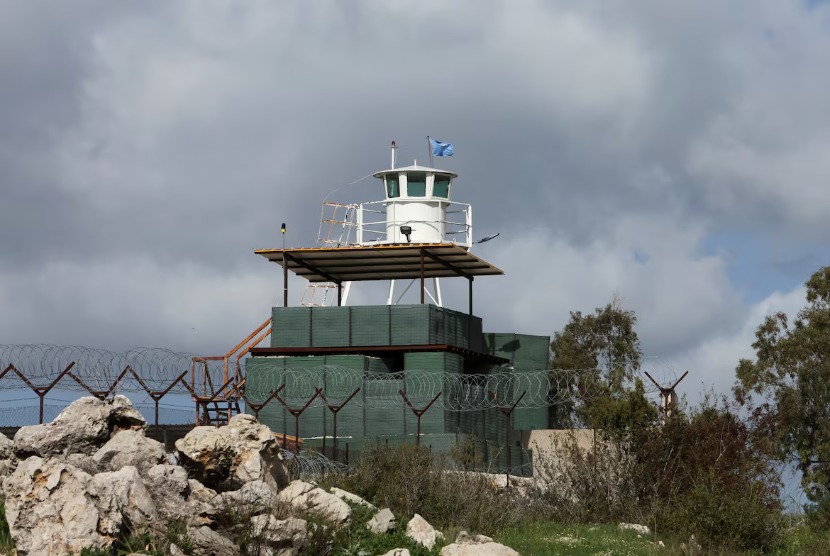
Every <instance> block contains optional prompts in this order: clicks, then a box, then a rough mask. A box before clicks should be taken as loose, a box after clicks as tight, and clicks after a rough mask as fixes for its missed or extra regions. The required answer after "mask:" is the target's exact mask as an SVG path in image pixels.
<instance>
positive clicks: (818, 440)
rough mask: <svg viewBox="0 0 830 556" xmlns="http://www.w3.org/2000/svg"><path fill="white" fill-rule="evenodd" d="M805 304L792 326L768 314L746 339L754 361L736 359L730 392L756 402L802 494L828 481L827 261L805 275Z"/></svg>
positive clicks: (816, 494) (817, 493)
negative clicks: (793, 470)
mask: <svg viewBox="0 0 830 556" xmlns="http://www.w3.org/2000/svg"><path fill="white" fill-rule="evenodd" d="M805 286H806V287H807V306H806V307H804V308H803V309H801V311H799V313H798V315H797V317H796V319H795V321H794V322H793V324H792V326H789V323H788V320H787V315H785V314H784V313H777V314H775V315H770V316H768V317H767V318H766V319H765V320H764V322H763V324H761V325H760V326H759V327H758V330H757V331H756V332H755V337H756V341H755V343H753V344H752V347H753V348H754V349H755V352H756V356H757V361H750V360H747V359H741V361H740V363H739V364H738V367H737V369H736V374H737V381H736V385H735V389H734V391H735V396H736V399H737V400H738V401H740V402H741V403H747V402H751V401H756V399H757V401H758V402H760V405H759V406H758V408H757V411H758V412H759V413H761V414H763V415H764V416H766V417H768V418H769V421H770V422H771V426H770V429H771V433H772V434H773V435H774V441H775V442H774V443H775V445H777V446H778V456H779V457H780V458H781V459H782V460H784V461H787V460H789V461H792V462H794V463H795V464H796V465H797V467H798V469H799V470H800V471H801V473H802V486H803V487H804V488H805V491H806V492H807V495H808V497H809V498H810V499H811V500H813V501H818V500H819V499H821V498H822V497H823V496H824V495H823V494H822V492H823V491H825V489H822V488H820V487H818V488H817V487H816V486H815V485H822V486H823V487H828V486H830V267H824V268H822V269H821V270H819V271H818V272H816V273H815V274H813V276H812V277H811V278H810V279H809V280H808V281H807V283H806V284H805Z"/></svg>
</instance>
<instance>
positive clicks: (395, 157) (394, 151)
mask: <svg viewBox="0 0 830 556" xmlns="http://www.w3.org/2000/svg"><path fill="white" fill-rule="evenodd" d="M397 160H398V147H397V146H395V142H394V141H392V169H393V170H394V169H395V162H396V161H397Z"/></svg>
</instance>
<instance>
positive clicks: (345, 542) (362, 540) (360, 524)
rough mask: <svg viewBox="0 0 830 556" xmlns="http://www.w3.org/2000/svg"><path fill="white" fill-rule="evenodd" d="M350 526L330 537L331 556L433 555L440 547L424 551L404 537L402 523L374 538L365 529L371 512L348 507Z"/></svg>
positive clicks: (359, 506)
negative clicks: (401, 550) (395, 551)
mask: <svg viewBox="0 0 830 556" xmlns="http://www.w3.org/2000/svg"><path fill="white" fill-rule="evenodd" d="M349 506H351V508H352V512H353V513H352V522H351V523H350V524H349V525H348V526H347V527H344V528H342V529H340V530H339V531H338V532H337V534H336V535H335V537H334V546H333V548H332V552H331V554H332V556H357V555H358V554H386V553H387V552H389V551H390V550H393V549H395V548H406V549H409V552H410V554H411V555H412V556H434V555H437V554H438V552H439V551H440V549H441V546H443V544H439V545H436V546H435V548H434V549H433V550H428V549H426V548H424V547H423V546H421V545H420V544H418V543H416V542H414V541H412V539H410V538H408V537H407V536H406V523H405V522H404V523H400V524H398V527H396V528H395V529H394V530H393V531H390V532H388V533H385V534H381V535H378V534H375V533H372V532H371V531H369V530H368V529H367V528H366V522H368V521H369V520H370V519H371V518H372V516H373V515H374V512H373V511H371V510H370V509H369V508H367V507H366V506H362V505H360V504H349Z"/></svg>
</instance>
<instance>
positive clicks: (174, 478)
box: [143, 464, 221, 527]
mask: <svg viewBox="0 0 830 556" xmlns="http://www.w3.org/2000/svg"><path fill="white" fill-rule="evenodd" d="M143 480H144V484H145V486H146V487H147V490H148V491H149V493H150V498H152V500H153V502H154V504H155V506H156V511H157V513H158V517H159V518H160V519H161V520H164V521H170V520H172V519H175V518H180V517H185V518H187V519H188V521H189V523H190V524H191V525H192V526H195V527H201V526H203V525H212V524H213V523H214V522H215V520H216V517H217V516H218V515H219V514H220V513H221V510H220V506H221V504H220V503H219V498H218V496H219V495H218V494H216V491H214V490H211V489H209V488H207V487H206V486H204V485H203V484H201V483H200V482H199V481H196V480H193V479H189V478H188V477H187V471H185V470H184V469H183V468H182V467H179V466H178V465H166V464H159V465H154V466H153V467H151V468H149V469H148V470H147V471H146V472H145V473H144V475H143Z"/></svg>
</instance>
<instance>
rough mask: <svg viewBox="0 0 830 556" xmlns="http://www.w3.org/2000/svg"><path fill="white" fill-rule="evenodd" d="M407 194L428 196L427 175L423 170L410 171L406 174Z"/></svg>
mask: <svg viewBox="0 0 830 556" xmlns="http://www.w3.org/2000/svg"><path fill="white" fill-rule="evenodd" d="M406 194H407V195H409V196H410V197H426V195H427V175H426V174H425V173H422V172H415V173H411V172H410V173H409V174H407V175H406Z"/></svg>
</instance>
